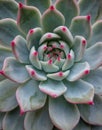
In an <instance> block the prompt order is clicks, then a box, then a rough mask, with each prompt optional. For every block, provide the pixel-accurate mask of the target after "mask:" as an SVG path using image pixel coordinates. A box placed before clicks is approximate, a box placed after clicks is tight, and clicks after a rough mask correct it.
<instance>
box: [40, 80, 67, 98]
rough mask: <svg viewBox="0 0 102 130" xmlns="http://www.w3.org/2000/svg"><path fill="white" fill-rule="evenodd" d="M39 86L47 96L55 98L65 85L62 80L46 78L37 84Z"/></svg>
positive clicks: (64, 89)
mask: <svg viewBox="0 0 102 130" xmlns="http://www.w3.org/2000/svg"><path fill="white" fill-rule="evenodd" d="M39 88H40V90H41V91H42V92H44V93H46V94H48V95H49V96H51V97H53V98H56V97H58V96H60V95H62V94H63V93H64V92H65V91H66V87H65V85H64V84H63V82H62V81H59V82H58V81H56V80H51V79H48V80H46V81H44V82H41V83H40V84H39Z"/></svg>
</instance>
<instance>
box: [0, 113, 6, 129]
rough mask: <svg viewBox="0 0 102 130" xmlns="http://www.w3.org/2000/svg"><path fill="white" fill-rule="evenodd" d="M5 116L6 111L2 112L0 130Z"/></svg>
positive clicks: (0, 114)
mask: <svg viewBox="0 0 102 130" xmlns="http://www.w3.org/2000/svg"><path fill="white" fill-rule="evenodd" d="M4 116H5V113H4V112H0V130H2V129H3V128H2V121H3V118H4Z"/></svg>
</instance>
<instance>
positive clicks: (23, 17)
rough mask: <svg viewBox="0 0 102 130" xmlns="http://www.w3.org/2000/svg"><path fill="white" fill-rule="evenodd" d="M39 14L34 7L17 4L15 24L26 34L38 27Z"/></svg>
mask: <svg viewBox="0 0 102 130" xmlns="http://www.w3.org/2000/svg"><path fill="white" fill-rule="evenodd" d="M40 17H41V14H40V12H39V10H38V9H37V8H36V7H31V6H26V5H23V4H21V3H20V4H19V10H18V18H17V24H18V26H19V27H20V29H21V30H22V31H23V32H24V33H25V34H27V33H28V31H29V30H30V29H32V28H35V27H39V26H40V25H41V23H40V21H41V20H40Z"/></svg>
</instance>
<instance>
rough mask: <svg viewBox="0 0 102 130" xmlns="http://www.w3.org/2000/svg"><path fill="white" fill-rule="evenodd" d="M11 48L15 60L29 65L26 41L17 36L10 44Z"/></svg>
mask: <svg viewBox="0 0 102 130" xmlns="http://www.w3.org/2000/svg"><path fill="white" fill-rule="evenodd" d="M11 46H12V51H13V53H14V55H15V57H16V59H17V60H18V61H19V62H21V63H27V64H29V51H28V48H27V43H26V40H25V39H24V38H23V37H21V36H20V35H18V36H16V37H15V39H14V40H13V41H12V42H11Z"/></svg>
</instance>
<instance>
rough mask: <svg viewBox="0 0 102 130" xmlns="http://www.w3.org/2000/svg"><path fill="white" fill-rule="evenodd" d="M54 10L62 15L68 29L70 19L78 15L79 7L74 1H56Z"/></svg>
mask: <svg viewBox="0 0 102 130" xmlns="http://www.w3.org/2000/svg"><path fill="white" fill-rule="evenodd" d="M56 8H57V9H58V10H59V11H60V12H61V13H62V14H63V15H64V17H65V25H66V26H67V27H69V25H70V23H71V20H72V18H73V17H75V16H76V15H78V14H79V7H78V4H77V2H76V1H75V0H58V1H57V2H56ZM66 12H67V13H66Z"/></svg>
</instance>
